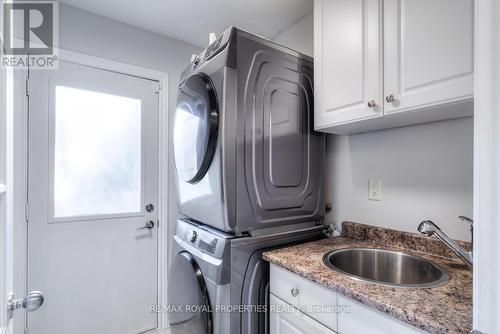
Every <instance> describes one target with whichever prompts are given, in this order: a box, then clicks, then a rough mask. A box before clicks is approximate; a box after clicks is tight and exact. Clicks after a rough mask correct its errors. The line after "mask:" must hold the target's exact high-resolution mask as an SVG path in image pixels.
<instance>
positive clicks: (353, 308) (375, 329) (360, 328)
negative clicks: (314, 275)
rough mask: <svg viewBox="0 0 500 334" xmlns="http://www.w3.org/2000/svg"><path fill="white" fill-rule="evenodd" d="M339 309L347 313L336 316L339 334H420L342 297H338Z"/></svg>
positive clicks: (416, 330)
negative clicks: (344, 309)
mask: <svg viewBox="0 0 500 334" xmlns="http://www.w3.org/2000/svg"><path fill="white" fill-rule="evenodd" d="M338 305H339V307H340V308H342V309H343V308H344V306H345V307H346V309H347V310H348V311H346V312H340V313H339V314H338V332H339V334H359V333H370V334H422V333H425V332H423V331H420V330H419V329H418V328H415V327H412V326H410V325H407V324H405V323H403V322H401V321H399V320H396V319H394V318H391V317H389V316H387V315H385V314H383V313H381V312H379V311H377V310H375V309H372V308H369V307H367V306H364V305H362V304H360V303H358V302H355V301H353V300H351V299H348V298H346V297H344V296H341V295H339V296H338Z"/></svg>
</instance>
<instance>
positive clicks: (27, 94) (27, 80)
mask: <svg viewBox="0 0 500 334" xmlns="http://www.w3.org/2000/svg"><path fill="white" fill-rule="evenodd" d="M26 96H30V77H26Z"/></svg>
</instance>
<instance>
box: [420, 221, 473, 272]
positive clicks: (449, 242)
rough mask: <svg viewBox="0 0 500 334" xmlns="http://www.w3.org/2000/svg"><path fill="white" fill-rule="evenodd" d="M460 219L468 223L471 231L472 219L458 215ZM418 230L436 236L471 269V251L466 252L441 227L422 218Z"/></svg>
mask: <svg viewBox="0 0 500 334" xmlns="http://www.w3.org/2000/svg"><path fill="white" fill-rule="evenodd" d="M459 218H460V220H462V221H464V222H466V223H468V224H469V225H470V227H471V233H472V231H473V229H472V224H473V221H472V219H470V218H467V217H465V216H460V217H459ZM418 231H419V232H420V233H422V234H425V235H426V236H429V237H430V236H433V235H434V236H436V237H438V238H439V239H440V240H441V241H442V242H444V243H445V244H446V246H448V247H449V248H450V249H451V250H452V251H453V252H454V253H455V254H456V255H457V256H458V257H459V258H460V259H461V260H462V261H464V262H465V263H466V264H467V265H468V266H469V268H470V269H471V270H472V252H468V251H466V250H465V249H463V248H462V247H460V245H458V244H457V243H456V242H455V241H454V240H453V239H451V238H450V237H448V236H447V235H446V234H444V232H443V231H441V229H440V228H439V227H438V226H437V225H436V224H434V223H433V222H432V221H430V220H424V221H423V222H421V223H420V225H418Z"/></svg>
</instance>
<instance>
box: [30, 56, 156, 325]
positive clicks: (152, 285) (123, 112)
mask: <svg viewBox="0 0 500 334" xmlns="http://www.w3.org/2000/svg"><path fill="white" fill-rule="evenodd" d="M156 90H157V83H156V82H154V81H150V80H145V79H140V78H137V77H132V76H128V75H124V74H119V73H115V72H109V71H105V70H100V69H95V68H91V67H87V66H83V65H77V64H74V63H69V62H64V61H61V62H60V65H59V70H57V71H32V72H31V73H30V89H29V94H30V96H29V115H30V116H29V164H28V170H29V180H28V203H29V219H28V291H31V290H40V291H42V292H43V294H44V295H45V302H44V304H43V306H42V307H41V308H40V309H39V310H37V311H36V312H32V313H29V314H28V320H27V322H28V323H27V326H28V328H29V333H30V334H49V333H50V334H69V333H71V334H79V333H81V334H89V333H93V334H112V333H116V334H124V333H140V332H144V331H146V330H149V329H153V328H156V327H157V321H158V319H157V314H155V313H151V312H150V311H149V309H150V305H152V304H156V303H157V299H158V293H157V287H158V282H157V280H158V279H157V277H158V275H157V270H158V268H157V246H158V245H157V225H158V224H157V210H156V208H157V193H158V192H157V186H158V170H157V160H158V156H157V155H158V153H157V146H158V95H157V94H156ZM148 204H151V205H149V206H148ZM148 222H149V223H148ZM146 224H149V225H148V226H149V227H151V228H144V227H145V226H146ZM152 224H154V226H151V225H152ZM141 228H142V229H141Z"/></svg>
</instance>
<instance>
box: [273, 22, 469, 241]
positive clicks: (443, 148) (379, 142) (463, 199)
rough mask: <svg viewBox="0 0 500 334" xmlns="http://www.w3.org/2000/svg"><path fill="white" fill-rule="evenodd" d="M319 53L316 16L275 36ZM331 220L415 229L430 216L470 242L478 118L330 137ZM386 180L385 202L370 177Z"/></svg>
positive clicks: (328, 181)
mask: <svg viewBox="0 0 500 334" xmlns="http://www.w3.org/2000/svg"><path fill="white" fill-rule="evenodd" d="M275 41H278V42H280V43H282V44H285V45H287V46H289V47H291V48H295V49H300V50H301V51H302V52H304V53H307V54H310V55H313V42H312V41H313V17H312V14H311V15H309V16H307V17H305V18H304V19H303V20H301V21H299V22H297V23H296V24H295V25H294V26H292V27H290V29H288V30H287V31H285V32H283V33H282V34H280V35H278V36H277V37H276V38H275ZM326 155H327V156H326V159H327V161H326V179H325V185H326V199H327V200H328V201H331V202H333V204H334V210H333V211H332V213H330V214H329V215H328V216H327V222H329V223H336V224H338V225H340V223H341V222H342V221H344V220H351V221H355V222H364V223H367V224H372V225H378V226H384V227H389V228H394V229H399V230H404V231H411V232H416V228H417V226H418V223H419V222H420V221H421V220H424V219H431V220H434V221H435V223H436V224H437V225H439V226H440V227H441V228H442V229H443V230H444V231H445V232H446V233H449V234H450V235H451V236H452V237H454V238H457V239H463V240H469V239H470V233H469V229H468V227H467V226H465V224H463V223H460V222H458V221H457V216H459V215H466V216H469V217H472V203H473V201H472V191H473V167H472V166H473V120H472V118H466V119H458V120H450V121H442V122H436V123H429V124H422V125H416V126H410V127H404V128H398V129H390V130H384V131H377V132H371V133H365V134H358V135H352V136H334V135H327V154H326ZM369 179H377V180H382V182H383V186H382V201H380V202H377V201H369V200H368V180H369Z"/></svg>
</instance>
